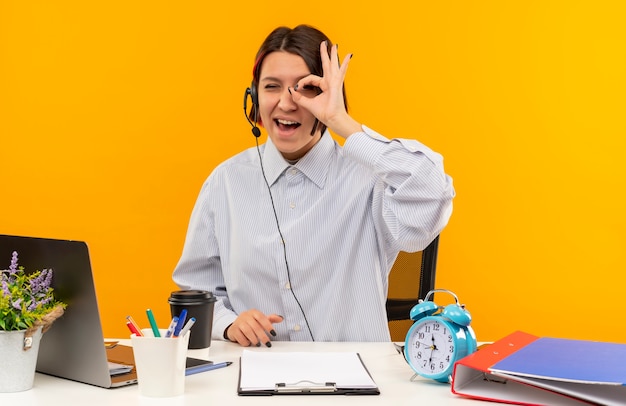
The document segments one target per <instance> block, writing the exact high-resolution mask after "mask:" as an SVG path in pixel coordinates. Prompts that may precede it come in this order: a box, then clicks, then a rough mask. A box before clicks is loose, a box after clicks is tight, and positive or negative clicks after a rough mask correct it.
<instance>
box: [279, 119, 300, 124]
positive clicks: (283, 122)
mask: <svg viewBox="0 0 626 406" xmlns="http://www.w3.org/2000/svg"><path fill="white" fill-rule="evenodd" d="M276 121H278V122H279V123H280V124H284V125H294V124H298V123H297V122H296V121H289V120H281V119H278V120H276Z"/></svg>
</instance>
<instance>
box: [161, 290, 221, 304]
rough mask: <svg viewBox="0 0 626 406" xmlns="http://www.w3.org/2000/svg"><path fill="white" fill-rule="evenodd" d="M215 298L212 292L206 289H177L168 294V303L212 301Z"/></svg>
mask: <svg viewBox="0 0 626 406" xmlns="http://www.w3.org/2000/svg"><path fill="white" fill-rule="evenodd" d="M216 300H217V299H216V298H215V297H214V296H213V293H211V292H209V291H206V290H193V289H192V290H177V291H174V292H172V293H171V294H170V298H169V302H170V303H180V302H185V303H189V302H214V301H216Z"/></svg>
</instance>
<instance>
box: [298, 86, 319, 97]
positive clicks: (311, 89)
mask: <svg viewBox="0 0 626 406" xmlns="http://www.w3.org/2000/svg"><path fill="white" fill-rule="evenodd" d="M298 91H299V92H300V93H302V94H303V95H304V96H306V97H315V96H317V95H318V94H320V93H322V89H320V88H319V87H317V86H311V85H306V86H303V87H302V88H300V89H299V90H298Z"/></svg>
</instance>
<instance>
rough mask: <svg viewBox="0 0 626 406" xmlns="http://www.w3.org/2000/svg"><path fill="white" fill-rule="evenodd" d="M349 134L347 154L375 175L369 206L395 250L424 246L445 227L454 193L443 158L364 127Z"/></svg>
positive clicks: (415, 143)
mask: <svg viewBox="0 0 626 406" xmlns="http://www.w3.org/2000/svg"><path fill="white" fill-rule="evenodd" d="M362 127H363V131H362V132H358V133H355V134H353V135H351V136H350V137H348V139H347V140H346V142H345V144H344V154H345V156H346V157H347V158H349V159H353V160H355V161H357V162H359V163H360V164H361V165H363V166H365V167H366V168H368V169H369V170H370V171H371V172H372V173H373V174H374V176H375V178H376V186H375V187H374V192H373V195H372V210H373V212H374V213H373V214H374V218H375V219H376V221H377V227H378V228H379V230H380V231H381V232H382V234H383V236H384V238H385V240H386V241H387V243H388V244H391V246H393V247H395V248H397V249H398V250H402V251H408V252H415V251H420V250H422V249H424V248H425V247H426V246H427V245H428V244H429V243H430V242H431V241H432V240H433V239H434V238H435V237H436V236H437V235H438V234H439V233H440V232H441V231H442V230H443V228H444V227H445V226H446V225H447V223H448V220H449V218H450V216H451V214H452V199H453V198H454V196H455V191H454V187H453V185H452V178H451V177H450V176H448V175H447V174H446V173H445V171H444V167H443V157H442V156H441V155H440V154H438V153H437V152H434V151H433V150H431V149H430V148H429V147H427V146H426V145H424V144H422V143H421V142H419V141H417V140H414V139H400V138H396V139H388V138H386V137H384V136H382V135H381V134H378V133H377V132H376V131H374V130H371V129H369V128H367V127H366V126H362Z"/></svg>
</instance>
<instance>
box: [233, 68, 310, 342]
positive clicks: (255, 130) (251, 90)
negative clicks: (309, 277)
mask: <svg viewBox="0 0 626 406" xmlns="http://www.w3.org/2000/svg"><path fill="white" fill-rule="evenodd" d="M248 96H250V99H251V100H252V109H253V110H252V111H251V112H250V115H252V116H253V118H254V121H252V120H250V117H249V116H248ZM243 113H244V115H245V116H246V120H248V123H250V125H251V126H252V135H254V138H255V140H256V150H257V152H258V154H259V163H260V164H261V173H262V174H263V179H264V180H265V185H266V186H267V191H268V193H269V195H270V201H271V202H272V210H273V212H274V219H275V220H276V228H277V229H278V235H279V236H280V241H281V242H282V244H283V255H284V259H285V267H286V268H287V280H288V281H289V285H290V286H293V284H292V283H291V270H290V269H289V262H288V261H287V247H286V246H285V238H284V237H283V232H282V230H281V229H280V223H279V221H278V214H276V206H275V205H274V197H273V196H272V189H271V188H270V184H269V182H268V181H267V176H265V169H264V168H263V158H262V157H261V150H260V149H259V137H260V136H261V130H260V129H259V127H258V125H257V124H258V121H259V95H258V93H257V88H256V85H255V84H254V80H253V81H252V83H251V84H250V87H248V88H247V89H246V91H245V93H244V95H243ZM317 124H318V122H317V119H316V121H315V124H314V125H313V131H312V132H311V135H313V134H314V133H315V129H316V128H317ZM290 290H291V294H292V295H293V298H294V299H295V301H296V303H297V304H298V307H299V308H300V312H301V313H302V316H303V317H304V322H305V323H306V326H307V328H308V329H309V334H310V335H311V341H315V338H313V331H312V330H311V326H309V320H308V319H307V317H306V313H305V312H304V309H303V308H302V305H301V304H300V300H298V297H297V296H296V293H295V292H294V291H293V288H292V289H290Z"/></svg>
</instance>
